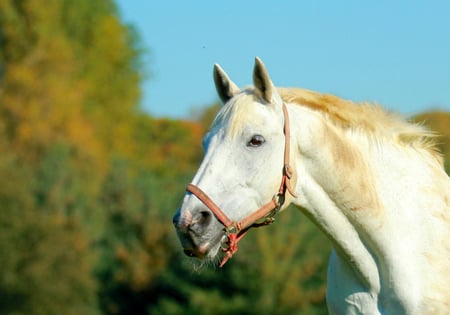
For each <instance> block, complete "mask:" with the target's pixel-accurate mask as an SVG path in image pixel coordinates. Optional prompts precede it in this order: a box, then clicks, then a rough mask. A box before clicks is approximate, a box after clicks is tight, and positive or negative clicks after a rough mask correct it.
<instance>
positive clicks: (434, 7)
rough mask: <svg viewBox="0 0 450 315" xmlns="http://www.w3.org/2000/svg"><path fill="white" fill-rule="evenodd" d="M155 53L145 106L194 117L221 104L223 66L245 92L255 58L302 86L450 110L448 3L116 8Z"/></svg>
mask: <svg viewBox="0 0 450 315" xmlns="http://www.w3.org/2000/svg"><path fill="white" fill-rule="evenodd" d="M117 4H118V7H119V10H120V12H121V16H122V19H123V20H124V21H125V22H126V23H130V24H133V25H134V26H135V28H136V29H137V30H138V32H139V33H140V36H141V39H142V41H143V44H144V46H145V47H147V48H148V50H149V54H148V56H147V57H146V61H147V62H146V66H147V70H148V72H149V73H150V76H149V79H148V80H146V81H145V82H144V83H143V86H142V88H143V93H144V96H143V99H142V106H143V108H144V109H145V110H146V111H148V112H149V113H150V114H152V115H154V116H156V117H171V118H189V117H190V115H191V114H192V110H193V108H202V107H204V106H209V105H211V104H212V103H214V102H216V101H217V100H218V97H217V96H216V92H215V88H214V83H213V79H212V69H213V65H214V63H219V64H220V65H221V66H222V67H223V68H224V70H225V71H226V72H227V73H228V75H229V76H230V77H231V78H232V80H233V81H234V82H235V83H236V84H238V85H239V86H246V85H249V84H251V83H252V81H251V80H252V69H253V63H254V57H255V56H259V57H261V58H262V60H263V61H264V63H265V64H266V66H267V68H268V70H269V74H270V76H271V78H272V81H273V82H274V84H275V85H277V86H297V87H302V88H307V89H312V90H315V91H319V92H323V93H332V94H335V95H338V96H340V97H343V98H346V99H351V100H355V101H370V102H376V103H379V104H381V105H382V106H383V107H385V108H388V109H390V110H394V111H397V112H401V113H403V114H405V115H412V114H416V113H420V112H423V111H425V110H431V109H443V110H447V111H450V1H447V0H441V1H437V0H430V1H386V0H381V1H356V0H352V1H331V0H330V1H295V0H292V1H286V0H277V1H276V2H275V1H268V0H266V1H265V0H260V1H242V0H241V1H237V0H227V1H195V0H191V1H175V0H167V1H145V0H117Z"/></svg>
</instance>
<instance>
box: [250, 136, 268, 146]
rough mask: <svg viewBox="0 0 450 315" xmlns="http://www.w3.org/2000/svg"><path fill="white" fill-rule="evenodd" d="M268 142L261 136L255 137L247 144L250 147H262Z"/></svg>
mask: <svg viewBox="0 0 450 315" xmlns="http://www.w3.org/2000/svg"><path fill="white" fill-rule="evenodd" d="M265 141H266V140H265V139H264V137H263V136H261V135H254V136H253V137H252V138H251V139H250V141H249V142H248V143H247V146H249V147H260V146H261V145H262V144H263V143H264V142H265Z"/></svg>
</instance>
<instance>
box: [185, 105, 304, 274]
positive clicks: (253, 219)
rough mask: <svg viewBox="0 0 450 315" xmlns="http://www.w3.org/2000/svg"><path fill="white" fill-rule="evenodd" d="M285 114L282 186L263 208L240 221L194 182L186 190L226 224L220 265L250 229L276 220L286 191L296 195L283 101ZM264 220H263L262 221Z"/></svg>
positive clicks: (288, 132) (287, 118)
mask: <svg viewBox="0 0 450 315" xmlns="http://www.w3.org/2000/svg"><path fill="white" fill-rule="evenodd" d="M283 115H284V139H285V140H284V141H285V144H284V165H283V176H282V178H281V184H280V188H279V189H278V192H277V193H276V194H275V196H274V197H273V198H272V200H270V201H269V202H267V203H266V204H265V205H263V206H262V207H261V208H259V209H257V210H256V211H254V212H252V213H251V214H249V215H248V216H246V217H245V218H243V219H242V220H240V221H237V222H236V221H233V220H231V219H230V218H229V217H228V216H227V215H226V214H225V213H224V212H223V211H222V209H220V207H219V206H218V205H216V204H215V203H214V201H213V200H212V199H211V198H210V197H209V196H208V195H207V194H206V193H205V192H204V191H203V190H201V189H200V188H199V187H197V186H195V185H194V184H189V185H188V186H187V188H186V191H188V192H189V193H191V194H193V195H194V196H196V197H197V198H198V199H199V200H200V201H201V202H202V203H203V204H204V205H205V206H206V207H208V208H209V209H210V210H211V211H212V212H213V213H214V215H215V216H216V218H217V220H219V221H220V222H221V223H222V224H223V225H224V226H225V231H226V234H227V241H226V243H225V244H226V247H224V248H223V249H222V250H223V251H224V252H225V256H224V258H223V260H222V262H221V263H220V267H222V266H223V265H225V263H226V262H227V261H228V259H230V258H231V257H232V256H233V255H234V254H235V253H236V252H237V250H238V246H237V244H238V242H239V241H240V240H241V239H242V238H243V237H244V235H245V234H246V233H247V232H248V230H249V229H250V228H252V227H261V226H265V225H268V224H271V223H273V222H274V220H275V218H274V216H275V214H276V212H277V211H278V210H279V209H280V208H281V206H282V205H283V203H284V201H285V199H286V198H285V197H286V191H288V192H289V194H291V195H292V196H293V197H296V196H295V193H294V190H293V189H292V186H291V179H292V177H293V175H294V171H293V169H292V167H291V166H290V163H289V157H290V125H289V115H288V111H287V108H286V105H285V104H284V103H283ZM261 220H263V221H261Z"/></svg>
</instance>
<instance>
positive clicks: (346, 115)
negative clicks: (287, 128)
mask: <svg viewBox="0 0 450 315" xmlns="http://www.w3.org/2000/svg"><path fill="white" fill-rule="evenodd" d="M277 90H278V93H279V94H280V96H281V98H282V99H283V101H284V102H286V103H293V104H297V105H301V106H306V107H308V108H310V109H312V110H316V111H319V112H321V113H322V114H324V115H325V116H326V117H327V118H328V119H329V120H330V121H331V122H332V123H334V124H335V125H336V126H338V127H340V128H343V129H350V130H359V131H363V132H364V133H366V134H368V135H371V136H373V138H374V139H379V138H380V137H381V138H383V139H386V140H390V141H393V142H395V143H398V144H400V145H403V146H410V147H414V148H417V149H423V150H424V151H426V152H428V153H429V154H430V155H431V156H432V157H433V158H434V159H436V160H437V161H438V162H439V163H440V164H441V165H443V158H442V155H441V153H440V152H439V149H438V147H437V142H436V138H437V134H436V133H434V132H432V131H430V130H428V129H427V128H425V127H424V126H423V125H419V124H415V123H411V122H408V121H406V120H405V119H404V118H403V117H401V116H400V115H399V114H395V113H392V112H389V111H386V110H384V109H383V108H382V107H380V106H378V105H376V104H370V103H367V102H363V103H355V102H352V101H349V100H345V99H342V98H339V97H337V96H334V95H330V94H321V93H317V92H314V91H310V90H306V89H300V88H277Z"/></svg>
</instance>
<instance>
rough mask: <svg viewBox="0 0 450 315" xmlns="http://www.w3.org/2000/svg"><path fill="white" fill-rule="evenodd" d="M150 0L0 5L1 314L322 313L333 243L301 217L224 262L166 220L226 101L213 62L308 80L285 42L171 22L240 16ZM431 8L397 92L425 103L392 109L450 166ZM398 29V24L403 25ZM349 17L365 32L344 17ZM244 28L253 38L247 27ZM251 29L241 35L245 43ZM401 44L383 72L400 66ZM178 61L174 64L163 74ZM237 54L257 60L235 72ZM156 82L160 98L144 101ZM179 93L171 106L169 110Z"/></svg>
mask: <svg viewBox="0 0 450 315" xmlns="http://www.w3.org/2000/svg"><path fill="white" fill-rule="evenodd" d="M149 3H150V2H149V1H148V2H145V4H144V2H143V1H141V2H139V1H134V0H132V1H125V0H123V1H120V2H119V3H115V2H114V1H112V0H97V1H90V0H79V1H73V0H50V1H46V2H45V4H44V2H42V1H38V0H0V179H1V180H0V314H8V315H9V314H11V315H12V314H14V315H25V314H30V315H34V314H36V315H38V314H39V315H41V314H42V315H53V314H55V315H56V314H58V315H61V314H69V315H70V314H97V315H100V314H111V315H112V314H137V315H140V314H152V315H156V314H231V313H235V314H249V315H250V314H326V306H325V282H326V266H327V259H328V256H329V252H330V244H329V242H328V241H327V240H326V239H325V237H324V236H322V235H321V234H320V232H319V231H318V230H317V229H315V228H314V226H312V224H311V223H310V222H309V221H308V220H307V219H306V218H305V217H303V216H302V215H301V214H300V212H299V211H296V210H295V209H289V210H287V211H286V212H284V213H283V215H280V216H279V218H278V219H277V222H276V224H273V225H271V226H269V227H266V228H264V229H260V230H254V231H252V233H249V235H248V236H247V237H246V238H245V240H244V241H243V242H242V243H241V244H240V251H239V253H238V254H237V255H236V256H234V257H233V259H232V260H231V261H230V262H229V263H227V264H226V265H225V266H224V267H223V268H222V269H217V268H215V267H214V266H203V267H201V268H200V267H199V265H198V264H195V263H193V262H192V261H191V260H190V259H189V258H187V257H185V256H184V254H183V253H182V250H181V247H180V245H179V243H178V240H177V239H176V235H175V232H174V229H173V227H172V223H171V218H172V215H173V214H174V213H175V211H176V209H177V208H178V206H179V205H180V203H181V200H182V197H183V195H184V188H185V186H186V184H187V183H188V182H189V181H190V179H191V178H192V176H193V174H194V173H195V171H196V169H197V166H198V165H199V163H200V160H201V157H202V154H203V152H202V149H201V138H202V135H203V134H204V133H205V131H206V130H207V129H208V127H209V124H210V122H211V120H212V118H213V117H214V115H215V112H216V111H217V108H218V106H219V105H218V104H217V99H216V97H215V96H214V86H213V83H212V78H211V72H212V64H213V63H214V62H221V60H220V58H222V57H223V58H224V62H225V63H226V65H225V66H224V67H225V68H226V70H227V67H226V66H227V65H229V66H230V68H231V71H229V73H230V76H231V77H232V78H234V77H237V80H236V82H237V83H239V84H240V85H244V84H247V83H249V82H250V78H251V67H252V66H253V58H254V56H255V55H260V56H262V57H263V60H265V61H266V64H267V66H268V68H269V71H271V68H274V71H275V74H272V78H273V79H274V81H275V83H278V82H279V81H281V84H280V83H278V84H279V85H298V86H300V85H301V82H300V81H295V80H294V79H292V80H291V81H289V80H288V79H286V77H287V75H288V73H287V72H289V71H290V70H293V69H294V68H295V67H296V66H295V64H296V61H297V60H296V58H298V56H297V57H294V56H292V55H288V57H287V55H285V54H283V53H281V52H284V51H286V49H287V48H285V49H283V50H280V49H278V50H269V49H268V50H264V46H256V47H253V48H252V46H251V43H250V44H249V46H246V47H245V48H242V49H243V53H242V55H239V54H237V53H227V51H223V50H219V47H220V46H218V45H219V44H217V46H216V44H215V42H214V41H212V42H209V41H202V40H198V36H200V38H201V35H196V33H195V32H194V33H192V34H191V37H189V36H188V34H185V33H183V32H180V33H179V34H181V35H177V36H181V37H173V36H175V35H173V36H172V35H171V34H172V33H171V32H169V31H170V30H171V29H170V28H167V27H166V26H167V24H168V23H174V25H175V26H174V28H173V29H176V30H178V31H179V30H180V29H181V30H182V29H183V23H186V21H189V20H190V21H193V22H192V23H194V21H195V23H194V25H197V29H198V30H200V29H205V30H210V32H212V33H213V34H214V32H213V31H211V30H214V27H219V26H220V27H221V31H220V32H218V33H216V37H217V36H221V39H222V40H221V42H223V41H224V40H225V39H227V41H225V43H226V44H227V45H233V40H232V39H233V35H234V34H233V33H232V32H233V31H232V30H230V32H231V33H229V34H228V33H224V32H225V31H226V28H224V27H223V25H224V23H232V22H233V21H232V20H230V19H224V18H221V15H220V11H218V12H216V11H214V9H215V8H214V7H208V6H206V7H205V8H204V9H205V10H210V11H211V14H212V13H214V12H215V14H216V15H214V16H212V17H211V16H210V15H207V14H206V13H208V12H209V11H205V12H203V11H201V10H202V7H200V6H198V7H195V6H194V7H191V8H186V10H188V9H190V10H192V12H193V13H192V14H193V15H189V13H190V12H191V11H186V10H185V8H184V7H183V6H181V7H178V6H177V4H176V2H174V1H167V3H169V4H170V6H168V7H157V5H155V4H149ZM261 3H263V1H262V2H261ZM140 5H141V6H142V7H140ZM265 7H267V6H265ZM144 8H145V9H146V10H149V13H148V14H149V17H148V19H149V20H151V21H152V22H154V23H163V22H164V21H165V22H164V23H165V24H160V25H159V27H158V24H156V25H154V26H152V29H148V30H145V29H142V25H143V24H141V23H142V18H140V16H141V15H142V12H143V11H144ZM216 9H217V8H216ZM219 9H220V8H219ZM247 9H248V10H250V8H247ZM397 9H398V8H397ZM160 10H162V11H160ZM267 10H268V11H267V12H270V8H268V9H267ZM405 10H406V9H405ZM428 10H430V9H428ZM435 10H436V12H437V15H436V18H435V20H433V19H430V18H429V17H428V15H430V16H431V14H430V12H431V11H426V12H423V13H424V15H423V19H425V17H428V18H427V21H431V22H430V23H431V25H432V26H433V27H436V30H438V29H439V32H441V33H439V34H440V35H438V36H437V37H436V36H435V35H436V34H435V33H434V29H430V28H429V27H430V23H426V25H428V26H426V27H428V29H427V30H428V32H430V34H431V33H433V34H434V35H433V36H434V37H433V36H431V35H430V36H431V37H432V38H434V39H433V40H435V42H432V41H430V42H424V43H422V44H427V45H429V46H427V47H426V49H424V47H422V45H419V46H418V47H421V50H420V53H421V54H422V56H423V54H424V53H426V52H428V53H429V54H428V55H426V57H423V60H424V64H420V66H419V67H415V68H413V72H411V73H407V74H406V75H405V77H406V79H408V80H412V79H411V77H414V74H415V75H417V77H420V80H418V81H414V82H415V83H414V84H416V85H414V84H413V83H411V84H412V85H410V86H409V89H408V90H407V92H406V90H404V91H402V90H401V89H400V88H399V90H398V91H397V92H398V93H391V94H392V95H394V94H402V93H403V94H407V95H408V97H405V98H404V99H401V100H399V103H403V102H405V101H407V100H410V99H416V100H420V102H418V104H417V105H415V107H414V109H411V108H409V109H408V108H406V109H405V107H399V108H396V107H395V105H394V104H393V103H394V102H393V103H392V104H389V105H387V107H388V108H389V109H392V110H396V111H400V112H401V113H403V114H405V115H408V116H410V119H411V120H415V121H420V122H424V123H425V124H427V125H428V126H430V128H432V129H433V130H436V131H437V132H439V133H441V134H442V135H443V136H442V137H441V138H440V139H441V141H440V142H441V149H442V151H443V152H444V154H445V158H446V169H447V171H448V170H450V168H449V165H450V163H449V157H450V140H449V139H450V113H449V110H450V107H449V98H447V95H448V94H446V93H448V91H450V84H449V80H448V78H449V77H448V75H449V73H450V71H448V70H449V69H448V68H447V66H448V65H449V61H448V56H449V55H450V54H446V55H445V56H446V57H445V58H443V56H444V53H443V52H445V51H446V49H448V46H444V44H442V43H441V41H440V40H442V36H443V35H442V34H444V35H445V34H446V35H449V32H450V29H449V28H447V29H445V28H442V27H443V26H444V27H445V26H446V25H445V24H442V22H441V21H440V20H439V16H440V15H439V14H441V10H438V9H436V8H435ZM139 11H141V14H140V15H139V14H137V13H136V15H134V13H133V12H139ZM387 11H389V10H387ZM419 11H420V10H419ZM227 12H228V13H227ZM230 12H231V11H230V9H228V11H225V13H226V14H230ZM289 12H290V14H291V15H292V11H289ZM314 12H322V11H321V10H319V8H316V11H314ZM375 12H376V13H377V14H382V12H384V11H383V10H381V9H379V10H378V11H375ZM406 12H409V11H408V10H406ZM163 13H164V14H167V16H166V17H164V15H163ZM225 13H224V14H225ZM250 13H251V12H250V11H248V12H246V14H247V15H248V14H250ZM275 13H277V11H276V10H275ZM171 14H174V15H173V16H172V15H171ZM178 15H179V16H178ZM391 15H392V13H391ZM144 16H145V14H144ZM406 16H407V17H409V18H407V19H406V21H409V22H410V23H412V22H413V21H414V20H413V19H412V18H411V16H412V13H411V14H409V15H408V14H406ZM183 17H184V18H186V17H188V18H187V20H183ZM225 17H227V15H225ZM134 18H136V20H135V21H133V19H134ZM176 21H178V22H176ZM180 23H181V24H180ZM239 23H240V26H241V27H242V26H243V25H242V23H243V22H242V21H241V22H239ZM248 23H250V22H249V21H248ZM398 23H399V25H402V27H404V24H402V22H401V19H400V20H399V22H398ZM433 23H434V24H433ZM244 24H245V23H244ZM275 24H276V23H275ZM185 25H186V26H185V27H186V28H187V27H188V26H187V24H185ZM317 25H320V23H318V24H317ZM317 25H316V26H317ZM346 25H347V26H346V27H347V28H350V26H351V27H355V28H358V25H357V24H355V25H354V26H352V23H351V22H349V21H347V22H346ZM447 26H448V24H447ZM283 27H287V26H286V25H285V24H284V26H283ZM305 27H306V26H305ZM247 28H248V29H249V30H247V31H248V32H253V31H254V32H255V33H257V32H258V27H257V26H255V25H254V24H248V25H247ZM266 28H267V25H266V26H264V28H263V29H266ZM371 28H375V29H376V27H373V26H372V27H371ZM314 29H317V27H314ZM331 29H333V28H332V26H328V27H326V28H322V29H320V30H321V32H322V33H323V34H324V36H325V37H324V38H326V37H327V36H328V37H330V38H331V37H333V34H329V33H328V32H329V31H330V30H331ZM185 31H186V32H189V29H185ZM147 32H148V33H147ZM305 32H307V30H305ZM360 32H361V31H360ZM381 32H385V30H384V29H383V28H381ZM410 32H411V33H409V32H408V29H407V28H405V29H403V28H402V32H401V33H400V34H403V33H405V34H407V35H408V36H409V37H408V36H407V38H410V39H411V38H418V39H420V38H421V39H424V38H426V36H425V35H426V34H427V33H426V32H425V33H424V34H425V35H424V34H422V33H420V34H418V33H416V32H415V31H413V30H410ZM363 33H364V32H362V34H361V35H360V36H361V38H362V37H363ZM375 33H376V32H375ZM394 33H395V32H394ZM148 34H153V35H148ZM183 34H184V37H183ZM248 34H250V33H248ZM248 34H247V35H245V36H243V37H242V38H244V37H247V38H250V37H249V35H248ZM264 34H266V35H270V36H268V37H266V40H268V42H269V43H270V38H272V37H271V36H274V34H270V33H267V32H265V33H264ZM327 34H328V35H327ZM377 34H378V33H377ZM414 34H416V36H418V37H415V36H414ZM163 35H164V36H163ZM194 35H195V36H194ZM152 36H153V37H154V38H155V42H154V43H153V42H152ZM205 36H206V35H205ZM341 36H343V37H345V30H344V35H341ZM196 38H197V39H196ZM239 38H241V37H239ZM358 38H359V37H358ZM447 38H448V36H447ZM162 39H164V40H165V42H163V41H162ZM189 40H192V41H193V42H194V43H195V45H200V44H201V46H198V47H197V46H196V47H197V48H198V49H199V50H203V51H206V52H204V54H208V56H209V57H208V58H206V56H205V55H203V58H202V55H201V54H200V57H198V56H197V57H195V58H194V55H199V54H197V53H196V51H195V50H194V51H190V50H189V49H184V48H186V47H183V45H182V44H183V43H184V42H187V41H189ZM255 40H257V41H258V42H260V38H258V37H256V38H255ZM354 40H355V41H357V38H356V37H355V38H354ZM320 41H321V39H318V40H317V42H320ZM374 41H375V43H374V46H377V45H382V44H383V36H381V35H376V36H375V37H374ZM410 41H411V42H412V41H413V40H410ZM268 42H267V41H266V46H267V43H268ZM407 42H408V43H409V41H407ZM164 43H169V44H167V46H168V47H169V48H164V47H163V46H164V45H166V44H164ZM174 43H175V44H176V43H178V46H177V45H174ZM276 43H277V45H279V44H280V41H276ZM314 43H316V42H314ZM447 43H448V41H447ZM238 44H239V42H238ZM353 44H355V43H353V42H352V37H350V39H349V40H348V41H347V42H345V43H344V44H343V46H342V47H346V48H345V49H349V50H352V47H353V46H352V45H353ZM433 44H435V46H433ZM171 45H174V46H171ZM221 45H222V44H221ZM241 45H242V44H239V45H238V47H232V48H233V49H232V50H233V51H235V50H238V49H241ZM355 45H356V44H355ZM445 45H446V44H445ZM305 46H307V47H309V48H308V49H309V50H310V51H309V52H308V54H311V57H308V58H313V56H314V49H313V48H311V47H313V46H314V45H311V43H309V44H308V45H305ZM356 46H357V47H360V46H358V45H356ZM398 46H399V47H400V48H401V47H403V46H402V45H398ZM384 47H386V46H384ZM187 48H189V47H188V46H187ZM400 48H398V47H397V53H396V54H395V55H396V56H397V57H396V58H394V62H393V63H392V65H390V66H389V67H395V64H396V62H400V61H401V60H403V58H401V56H399V55H398V54H399V53H400V50H398V49H400ZM164 49H166V50H164ZM208 49H209V50H208ZM317 49H318V50H319V48H317ZM341 49H343V48H341ZM386 49H387V48H386ZM406 49H407V50H410V49H411V47H410V46H408V45H406ZM387 51H389V49H387ZM322 53H323V51H322ZM385 54H386V55H388V53H385ZM213 56H214V57H213ZM433 56H434V57H433ZM244 57H245V58H244ZM213 58H217V59H216V60H213ZM234 58H235V59H239V60H236V63H237V65H238V66H236V65H233V63H234V62H235V61H234ZM244 59H245V60H244ZM288 59H290V60H288ZM170 60H172V61H173V64H174V65H175V67H173V68H170V67H168V68H166V66H167V65H166V63H168V62H169V61H170ZM194 60H195V62H194ZM277 60H284V61H285V62H288V64H291V65H292V66H291V67H292V68H289V67H288V66H287V65H283V64H279V63H278V61H277ZM327 60H328V59H327ZM412 60H413V61H414V60H415V59H412ZM420 60H422V59H420ZM437 60H440V62H437ZM159 61H161V64H159V63H158V62H159ZM181 61H182V62H181ZM413 61H408V62H406V65H407V64H411V65H414V62H413ZM243 62H245V63H246V64H248V65H246V66H245V67H239V65H240V64H241V63H243ZM314 62H317V61H314V60H312V59H307V60H306V61H305V60H303V61H302V64H303V65H304V66H305V68H306V69H308V68H307V64H308V63H314ZM358 62H360V64H359V65H361V64H362V63H363V62H365V64H366V65H369V66H370V69H369V70H367V71H366V70H364V71H363V70H361V71H362V72H364V73H363V74H361V75H360V76H358V77H356V78H353V82H354V84H355V85H356V84H359V83H358V82H360V81H361V80H363V79H364V78H365V77H366V76H367V73H368V72H370V70H376V69H377V67H378V66H377V64H376V63H375V64H371V63H370V60H367V59H362V60H355V63H356V66H355V67H356V68H357V65H358ZM169 63H170V62H169ZM333 63H335V64H338V66H336V68H332V69H330V72H329V73H330V76H326V77H327V79H326V80H324V81H325V82H327V83H326V84H330V86H332V83H333V82H335V83H336V84H338V82H341V80H340V78H339V76H337V73H338V72H345V71H343V70H345V69H344V68H345V67H346V66H349V67H350V66H351V62H350V61H349V60H347V61H346V62H344V63H342V64H340V63H339V62H337V60H336V59H333V58H331V59H329V61H328V63H325V67H324V68H323V70H321V71H320V73H321V74H322V75H323V74H324V73H326V72H325V71H326V69H327V65H331V64H333ZM182 64H183V65H188V66H185V68H183V67H182ZM189 65H190V66H189ZM383 65H384V66H386V65H385V64H384V63H383V64H382V65H380V67H382V66H383ZM400 65H401V66H399V68H394V70H392V71H393V72H392V73H391V74H393V75H391V76H388V77H389V78H392V77H395V78H396V79H395V80H394V81H390V80H388V82H390V83H389V84H391V85H392V84H394V83H395V82H400V81H401V78H402V76H401V75H400V74H401V71H402V69H403V67H404V66H405V65H404V64H402V63H401V62H400ZM236 67H237V68H236ZM313 68H316V67H315V66H314V67H313ZM356 68H355V69H356ZM154 69H156V71H155V70H154ZM203 69H204V70H203ZM206 69H208V70H206ZM277 69H278V70H277ZM281 69H284V70H281ZM244 70H245V71H244ZM277 71H278V72H277ZM281 71H286V75H285V74H284V72H281ZM299 71H300V70H299ZM354 71H356V70H354ZM299 73H301V72H299ZM308 73H310V74H311V73H312V70H311V69H310V70H308ZM350 73H353V74H355V72H352V71H350ZM431 74H434V75H435V77H434V76H431ZM197 75H198V76H199V77H201V79H199V81H197V79H196V76H197ZM241 75H242V79H241ZM290 75H291V74H290ZM315 75H316V76H317V79H314V78H315V77H314V76H313V80H312V81H308V79H307V78H304V79H302V80H303V81H302V82H307V84H306V86H305V85H303V87H306V88H314V89H316V90H319V91H322V92H335V94H339V95H341V96H345V97H346V98H353V97H352V90H351V89H350V88H351V87H352V83H351V82H352V81H351V77H349V76H348V75H347V76H345V78H346V79H345V80H344V83H343V85H342V86H341V85H336V86H337V87H335V88H332V87H328V86H327V85H320V83H319V82H320V76H319V75H318V74H317V73H316V74H315ZM297 77H302V76H301V75H300V76H297ZM201 80H204V81H205V82H206V83H205V84H203V83H202V81H201ZM368 80H369V79H368ZM378 80H379V81H376V82H382V81H383V78H382V77H379V78H378ZM386 80H387V79H386ZM368 82H369V81H368ZM393 82H394V83H393ZM411 82H412V81H411ZM169 83H170V84H169ZM366 84H369V83H366ZM370 84H371V85H375V86H376V84H378V83H373V82H370ZM380 84H381V83H380ZM399 86H400V85H399ZM347 87H348V88H349V89H348V90H346V89H347ZM381 87H383V85H381ZM419 87H422V88H419ZM332 89H336V90H334V91H333V90H332ZM355 89H356V88H355ZM356 90H358V91H355V95H356V96H355V99H360V98H368V99H369V100H373V101H377V100H379V99H377V96H373V98H372V96H371V95H372V94H371V93H372V90H365V89H364V88H361V89H356ZM381 90H382V91H384V90H383V89H382V88H381ZM385 90H386V88H385ZM388 90H389V89H388ZM422 90H424V91H422ZM442 90H445V91H442ZM152 91H154V96H151V95H149V94H152ZM359 91H367V92H361V93H362V94H357V93H360V92H359ZM382 91H381V92H382ZM381 92H380V95H385V96H380V97H381V99H383V98H384V97H385V98H386V100H391V98H390V96H389V95H391V94H389V93H387V94H385V93H381ZM401 92H402V93H401ZM365 93H367V94H365ZM192 95H193V96H192ZM433 95H435V97H434V96H433ZM397 97H400V96H397ZM392 100H395V99H392ZM171 102H173V108H175V109H172V110H168V108H169V107H171V106H172V103H171ZM388 102H389V103H390V102H391V101H388Z"/></svg>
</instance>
